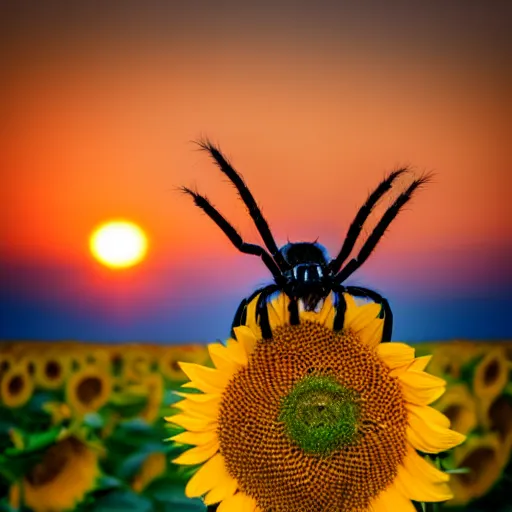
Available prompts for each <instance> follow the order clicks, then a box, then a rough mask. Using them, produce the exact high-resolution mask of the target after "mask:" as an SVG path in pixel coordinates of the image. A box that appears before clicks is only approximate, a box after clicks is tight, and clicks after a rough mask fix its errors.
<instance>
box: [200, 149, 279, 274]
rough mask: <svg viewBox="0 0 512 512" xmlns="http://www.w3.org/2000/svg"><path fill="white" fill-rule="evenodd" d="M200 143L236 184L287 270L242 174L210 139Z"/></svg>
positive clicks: (250, 212) (265, 240) (262, 236)
mask: <svg viewBox="0 0 512 512" xmlns="http://www.w3.org/2000/svg"><path fill="white" fill-rule="evenodd" d="M198 144H199V147H201V149H203V150H205V151H208V153H210V155H211V156H212V158H213V160H214V161H215V163H216V164H217V166H218V167H219V168H220V170H221V171H222V172H223V173H224V174H225V175H226V176H227V177H228V178H229V180H231V182H232V183H233V185H235V187H236V189H237V190H238V193H239V194H240V198H241V199H242V201H243V202H244V203H245V206H246V207H247V210H248V211H249V214H250V216H251V217H252V220H253V221H254V224H255V225H256V228H257V229H258V231H259V233H260V235H261V238H262V239H263V242H264V243H265V245H266V247H267V249H268V250H269V252H270V254H271V255H272V258H274V260H275V262H276V264H277V266H278V267H279V269H280V270H281V271H284V270H286V269H287V268H288V265H287V263H286V261H285V259H284V258H283V255H282V254H281V252H280V251H279V249H278V247H277V244H276V242H275V240H274V237H273V235H272V232H271V231H270V227H269V225H268V222H267V221H266V219H265V217H263V213H262V212H261V210H260V208H259V206H258V205H257V203H256V200H255V199H254V196H253V195H252V193H251V191H250V190H249V187H248V186H247V185H246V184H245V182H244V179H243V178H242V176H241V175H240V174H239V173H238V172H237V171H236V170H235V169H234V168H233V167H232V166H231V164H230V163H229V162H228V160H227V158H226V157H225V156H224V155H223V154H222V153H221V151H220V149H219V148H218V147H216V146H215V145H213V144H212V143H211V142H210V141H209V140H205V141H199V142H198Z"/></svg>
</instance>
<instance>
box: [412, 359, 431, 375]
mask: <svg viewBox="0 0 512 512" xmlns="http://www.w3.org/2000/svg"><path fill="white" fill-rule="evenodd" d="M431 359H432V356H421V357H417V358H416V359H415V360H414V361H413V362H412V363H411V366H409V369H410V370H418V371H419V372H422V371H423V370H424V369H425V368H426V367H427V365H428V363H430V360H431Z"/></svg>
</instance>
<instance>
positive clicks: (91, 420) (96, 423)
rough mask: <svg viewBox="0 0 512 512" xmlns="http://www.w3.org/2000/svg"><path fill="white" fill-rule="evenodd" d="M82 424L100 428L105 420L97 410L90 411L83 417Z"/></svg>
mask: <svg viewBox="0 0 512 512" xmlns="http://www.w3.org/2000/svg"><path fill="white" fill-rule="evenodd" d="M82 424H83V425H84V426H86V427H89V428H92V429H100V428H103V427H104V426H105V420H104V419H103V417H102V416H101V414H98V413H97V412H90V413H88V414H86V415H85V416H84V418H83V421H82Z"/></svg>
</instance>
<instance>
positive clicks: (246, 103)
mask: <svg viewBox="0 0 512 512" xmlns="http://www.w3.org/2000/svg"><path fill="white" fill-rule="evenodd" d="M354 16H355V15H354ZM299 18H300V17H299V16H298V17H297V19H296V20H295V21H294V20H288V21H287V20H286V19H285V18H283V17H282V13H277V14H276V20H277V21H276V24H275V26H274V25H273V24H272V23H270V24H269V25H268V26H266V32H261V31H258V30H257V23H262V22H261V20H260V21H257V22H254V23H255V26H252V25H251V27H250V30H248V31H247V33H244V31H243V30H242V29H241V28H240V27H238V28H239V30H236V31H234V33H233V34H231V35H230V33H229V31H227V30H226V31H224V30H223V28H227V27H228V25H229V23H230V22H231V20H229V19H225V20H224V21H223V22H221V25H220V26H219V25H215V24H212V25H213V27H212V26H208V25H206V26H204V27H203V25H201V23H199V21H198V22H197V24H196V25H195V26H193V27H192V29H191V31H190V33H188V30H187V27H186V26H181V28H179V29H178V30H177V31H176V32H172V30H170V33H169V34H162V33H160V32H158V34H157V35H155V34H152V33H151V28H150V25H148V26H146V25H145V24H144V23H143V22H141V25H140V27H138V29H137V30H135V29H134V28H133V27H134V25H133V22H132V24H129V23H127V24H126V26H123V25H122V24H120V25H119V26H117V29H116V30H117V31H115V32H114V33H113V32H112V31H110V30H107V29H106V27H99V26H98V27H96V28H97V31H96V32H93V31H91V30H90V29H91V27H95V25H94V24H91V22H90V21H89V23H90V25H87V24H86V23H85V22H84V27H85V28H83V27H82V30H79V31H77V33H74V32H73V30H72V29H71V28H70V27H69V26H68V27H66V30H64V29H63V30H62V33H57V34H55V32H51V35H49V34H50V31H49V30H46V31H45V30H43V29H41V30H40V31H34V32H28V31H27V33H24V32H23V30H22V29H23V27H25V30H27V28H26V26H25V25H23V24H21V25H20V26H21V28H20V29H19V33H18V34H14V35H12V36H11V39H9V43H10V52H9V54H8V68H7V69H8V70H9V73H8V78H7V81H6V82H5V83H4V85H3V88H4V91H3V96H4V98H6V99H7V102H6V104H5V105H4V109H5V113H4V116H3V117H4V120H5V123H4V134H3V135H4V136H3V141H2V142H3V146H4V147H3V150H2V154H3V155H2V160H3V167H4V169H6V170H7V172H4V173H3V174H2V187H1V192H0V193H1V194H2V196H1V199H2V204H3V205H4V215H3V216H2V220H1V224H0V229H1V240H0V243H1V246H0V248H1V251H2V253H3V254H4V256H5V257H7V258H8V259H10V260H23V261H48V262H59V261H67V262H69V261H77V262H82V261H84V260H86V259H87V258H89V255H88V253H87V237H88V235H89V233H90V231H91V230H92V228H93V227H94V226H95V225H96V224H97V223H98V222H100V221H102V220H104V219H108V218H109V217H118V216H125V217H128V218H131V219H133V220H134V221H136V222H139V223H140V224H141V225H142V226H143V227H144V228H145V229H146V230H147V232H148V235H149V237H150V240H151V244H152V245H151V253H150V256H151V258H153V260H154V261H159V262H160V261H161V262H164V261H165V262H170V261H176V262H178V261H180V260H184V258H189V257H190V255H191V254H193V253H195V252H196V251H197V250H199V249H201V248H202V247H205V246H206V247H208V251H209V252H212V253H213V254H219V255H228V254H232V252H233V249H232V248H231V247H230V246H229V243H228V242H227V241H226V240H224V238H223V235H222V234H221V233H219V232H218V231H217V229H216V228H215V227H214V226H213V225H212V224H211V222H210V221H209V220H208V219H206V218H205V217H204V216H203V215H201V214H200V213H199V212H198V211H196V210H195V209H194V208H193V207H192V206H191V204H189V202H188V201H187V199H186V198H184V197H182V196H180V195H179V194H178V193H176V191H175V190H174V188H175V187H177V186H179V185H181V184H185V185H194V184H196V185H197V187H198V189H199V190H201V191H203V192H204V193H206V194H207V195H208V197H209V198H210V199H212V200H213V202H214V204H216V205H217V206H219V208H220V209H221V210H222V211H223V212H224V213H225V214H226V215H227V216H229V218H231V219H233V222H234V223H235V224H236V225H237V226H238V227H240V228H241V229H242V231H243V232H244V233H245V234H247V236H248V237H250V238H251V240H254V238H255V230H254V228H253V227H252V226H251V224H250V221H249V220H248V219H247V218H246V216H245V214H244V211H243V209H242V208H241V207H240V205H238V204H237V201H236V197H235V194H234V192H233V190H232V188H231V187H230V186H228V185H227V184H226V183H224V181H223V179H222V178H221V176H220V175H219V172H218V171H217V170H216V169H215V168H214V167H213V165H212V164H211V162H210V161H209V159H208V158H207V156H206V155H204V154H201V153H198V152H196V151H194V147H193V145H191V144H190V143H189V141H190V140H192V139H195V138H198V137H199V136H201V135H207V136H209V137H211V138H212V139H213V140H214V141H216V142H219V143H220V144H221V147H222V148H223V149H224V150H225V152H226V153H227V154H228V155H229V156H230V157H231V158H232V162H233V163H234V165H235V166H236V167H237V168H238V169H239V170H240V171H242V173H243V174H244V176H245V177H246V179H247V182H248V183H249V184H250V186H251V188H252V189H253V192H254V194H255V196H256V197H257V198H258V200H259V202H260V203H261V204H262V205H263V208H264V212H265V213H266V215H267V217H268V218H269V220H270V222H271V224H272V225H273V226H274V230H275V233H276V237H277V238H278V239H279V241H281V242H285V241H286V237H290V239H292V240H293V239H302V238H306V239H312V238H316V237H317V236H320V237H321V240H324V241H327V242H328V243H334V245H333V246H332V247H329V249H330V250H331V252H334V251H335V250H336V249H337V247H338V244H339V243H341V239H342V237H343V236H344V234H345V231H346V228H347V225H348V223H349V222H350V220H351V219H352V217H353V215H354V214H355V211H356V208H357V207H358V206H359V205H360V204H361V203H362V201H363V200H364V198H365V197H366V194H367V193H368V191H369V190H370V189H372V188H373V187H375V186H376V185H377V183H378V182H379V180H380V179H381V178H382V177H383V175H384V173H385V172H387V171H390V170H392V169H393V168H395V167H396V166H397V165H401V164H411V165H413V166H415V167H416V168H417V169H418V170H420V171H424V170H433V171H435V172H436V179H435V182H434V183H433V184H431V185H430V186H429V187H428V189H426V190H425V191H423V192H422V193H421V194H419V195H418V197H417V198H416V199H415V200H414V203H413V205H412V206H411V207H410V208H409V211H407V212H404V214H403V215H402V216H401V217H400V218H399V219H398V220H397V222H396V223H395V224H394V226H393V228H392V231H391V234H389V235H388V236H387V238H386V239H385V240H384V241H383V244H382V246H383V247H382V250H383V253H384V256H383V257H386V254H387V255H388V256H387V257H391V256H393V257H396V254H404V255H405V258H406V259H407V257H408V255H411V257H412V256H414V257H419V258H420V259H421V260H422V261H427V260H429V259H431V258H434V259H436V258H439V257H440V256H439V255H440V253H441V254H442V253H443V252H444V250H445V248H446V247H447V246H451V247H465V246H467V247H469V248H471V247H476V246H483V245H484V244H489V246H490V247H492V248H493V250H495V248H496V247H505V246H507V247H510V244H511V242H512V240H511V238H510V237H511V233H512V229H511V228H512V222H511V220H510V216H507V215H506V214H505V212H506V208H507V206H508V195H509V190H510V185H511V183H512V180H511V178H510V172H509V171H510V165H511V160H510V152H509V151H507V150H505V148H506V145H507V144H506V141H507V133H506V124H507V123H506V119H507V118H508V116H507V113H506V111H505V100H506V99H507V96H508V91H507V88H506V87H505V85H506V84H505V80H504V79H505V78H506V77H505V72H504V71H503V70H502V69H500V67H499V59H497V58H495V59H492V60H489V59H488V53H490V52H492V49H493V47H492V45H491V44H490V43H489V42H487V43H486V45H487V46H486V45H480V46H479V45H478V44H475V42H474V41H472V40H471V35H468V34H466V33H465V32H464V31H462V32H461V34H457V33H455V35H450V34H449V33H448V32H449V30H450V29H451V28H452V27H449V26H445V27H443V26H438V29H439V30H440V35H439V38H441V39H442V42H443V43H444V46H443V45H442V44H439V43H438V41H437V37H435V36H434V35H433V34H431V35H430V39H428V35H427V34H426V33H424V31H423V32H422V31H421V30H419V29H421V28H422V27H423V25H422V22H421V21H420V20H419V19H418V20H416V22H417V23H418V27H417V28H418V33H417V34H415V32H414V30H413V29H412V28H409V29H408V31H407V38H405V39H404V40H401V39H393V38H392V37H389V38H387V39H386V38H384V39H379V38H378V37H375V38H372V37H371V36H370V34H371V31H372V30H374V27H373V24H374V23H376V22H375V21H372V22H370V21H368V23H364V22H361V20H359V22H360V24H361V28H362V30H361V31H360V32H358V31H357V30H354V29H350V30H347V31H346V32H343V31H340V32H336V31H335V30H333V29H332V27H330V25H329V27H330V30H326V31H325V32H324V33H323V37H319V36H318V34H322V32H321V27H322V23H321V22H322V20H321V19H320V21H318V20H317V25H318V26H317V27H316V28H315V26H314V27H313V28H312V29H311V30H312V33H311V34H309V37H306V38H305V37H303V30H304V26H303V21H300V19H299ZM187 19H188V18H187ZM200 21H201V22H202V21H203V20H200ZM146 23H147V20H146ZM325 23H327V22H325ZM135 26H136V27H137V25H135ZM326 26H327V25H326ZM148 27H149V28H148ZM86 28H87V30H86ZM110 28H111V27H110ZM390 33H391V32H390ZM379 34H380V35H381V36H382V30H381V31H380V32H379ZM27 35H28V39H27ZM22 36H24V37H22ZM396 37H397V36H396ZM450 37H452V40H450ZM425 38H426V39H425ZM465 38H467V41H466V40H465ZM429 41H430V46H429V44H428V43H429ZM450 44H451V46H450ZM337 237H338V238H337ZM387 251H389V252H387ZM441 257H442V256H441Z"/></svg>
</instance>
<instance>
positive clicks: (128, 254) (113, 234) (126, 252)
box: [90, 221, 147, 268]
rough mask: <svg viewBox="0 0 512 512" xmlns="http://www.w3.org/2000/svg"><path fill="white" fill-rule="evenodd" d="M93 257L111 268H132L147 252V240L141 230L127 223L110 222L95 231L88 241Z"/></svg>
mask: <svg viewBox="0 0 512 512" xmlns="http://www.w3.org/2000/svg"><path fill="white" fill-rule="evenodd" d="M90 248H91V252H92V254H93V255H94V257H95V258H96V259H97V260H98V261H99V262H100V263H102V264H103V265H106V266H108V267H112V268H127V267H133V266H134V265H136V264H137V263H140V262H141V261H142V260H143V259H144V257H145V256H146V252H147V238H146V235H145V234H144V232H143V231H142V229H141V228H140V227H139V226H137V225H136V224H133V223H132V222H127V221H112V222H107V223H105V224H103V225H101V226H100V227H99V228H98V229H96V230H95V231H94V232H93V234H92V236H91V240H90Z"/></svg>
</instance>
